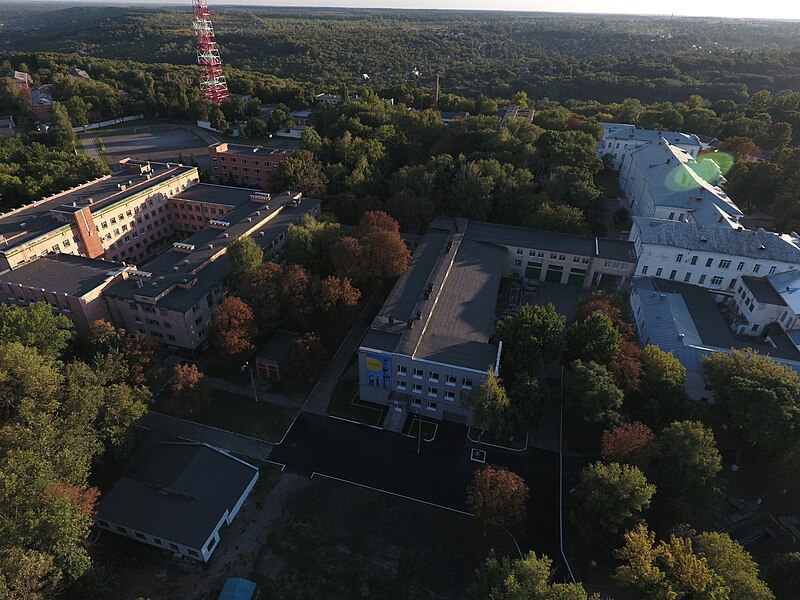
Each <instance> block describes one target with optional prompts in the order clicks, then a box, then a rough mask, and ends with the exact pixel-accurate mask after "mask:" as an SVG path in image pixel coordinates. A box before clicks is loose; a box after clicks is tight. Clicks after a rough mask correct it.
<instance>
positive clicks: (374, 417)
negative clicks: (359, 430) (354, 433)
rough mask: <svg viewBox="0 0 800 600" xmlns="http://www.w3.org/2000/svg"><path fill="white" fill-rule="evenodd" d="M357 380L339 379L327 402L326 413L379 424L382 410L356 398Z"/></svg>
mask: <svg viewBox="0 0 800 600" xmlns="http://www.w3.org/2000/svg"><path fill="white" fill-rule="evenodd" d="M357 394H358V381H355V380H349V379H341V380H339V382H338V383H337V384H336V387H335V388H334V389H333V393H332V394H331V400H330V402H329V403H328V414H329V415H331V416H334V417H341V418H342V419H349V420H351V421H358V422H359V423H364V424H366V425H380V423H381V420H382V419H383V411H382V410H381V409H380V408H377V407H372V406H370V405H368V404H367V403H365V402H361V401H360V400H359V399H358V395H357Z"/></svg>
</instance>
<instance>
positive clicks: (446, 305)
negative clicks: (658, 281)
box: [361, 217, 636, 371]
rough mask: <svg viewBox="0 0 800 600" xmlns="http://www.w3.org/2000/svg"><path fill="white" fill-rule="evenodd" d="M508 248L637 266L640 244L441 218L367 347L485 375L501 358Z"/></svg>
mask: <svg viewBox="0 0 800 600" xmlns="http://www.w3.org/2000/svg"><path fill="white" fill-rule="evenodd" d="M448 244H452V247H451V249H450V250H448ZM507 246H518V247H524V248H531V249H533V248H536V249H541V250H548V251H557V252H564V253H570V254H578V255H584V256H597V257H600V258H606V259H609V260H618V261H626V262H631V263H635V262H636V256H635V251H634V245H633V243H631V242H627V241H623V240H612V239H605V238H594V237H588V236H581V235H572V234H564V233H557V232H551V231H538V230H535V229H529V228H525V227H513V226H509V225H496V224H492V223H484V222H480V221H470V220H468V219H454V218H450V217H438V218H436V219H434V221H433V222H432V223H431V225H430V227H429V228H428V230H427V232H426V233H425V235H424V236H423V237H422V240H421V241H420V243H419V246H418V247H417V250H416V252H415V253H414V256H413V257H412V260H411V265H410V267H409V269H408V271H406V273H405V274H403V276H402V277H400V279H399V280H398V281H397V283H396V284H395V286H394V288H392V291H391V293H390V294H389V297H388V298H387V300H386V302H385V303H384V305H383V307H382V308H381V311H380V313H379V314H378V316H377V317H376V318H375V320H374V321H373V324H372V328H371V329H370V331H369V332H367V334H366V335H365V336H364V339H363V340H362V342H361V345H362V346H363V347H366V348H373V349H375V350H383V351H386V352H396V353H398V354H400V355H404V356H411V357H413V358H419V359H426V360H431V361H436V362H442V363H446V364H454V365H458V366H462V367H467V368H471V369H477V370H481V371H483V370H485V369H486V368H487V367H488V366H489V364H490V363H494V362H495V360H496V358H497V346H496V345H495V344H493V343H490V338H491V336H492V335H493V333H494V321H495V308H496V304H497V295H498V291H499V288H500V280H501V278H502V274H503V271H504V269H505V264H506V259H507V254H508V250H507ZM428 289H430V290H431V292H430V295H429V298H427V299H426V297H425V296H426V291H427V290H428ZM417 312H419V313H421V314H420V318H419V319H418V318H417ZM390 317H391V318H393V319H394V322H393V323H390V322H389V319H390ZM409 320H411V321H413V327H412V328H410V329H409V327H408V324H407V322H408V321H409Z"/></svg>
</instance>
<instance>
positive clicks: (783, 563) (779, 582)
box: [764, 552, 800, 600]
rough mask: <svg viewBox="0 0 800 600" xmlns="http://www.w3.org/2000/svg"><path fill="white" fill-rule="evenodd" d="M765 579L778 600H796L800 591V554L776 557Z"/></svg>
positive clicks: (792, 553)
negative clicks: (799, 590)
mask: <svg viewBox="0 0 800 600" xmlns="http://www.w3.org/2000/svg"><path fill="white" fill-rule="evenodd" d="M764 579H766V580H767V583H768V584H769V587H770V589H772V591H773V592H774V593H775V597H776V598H777V599H778V600H795V598H796V597H797V590H798V589H800V552H787V553H785V554H780V555H778V556H777V557H775V558H774V559H773V560H772V562H770V563H769V564H768V565H767V568H766V569H765V570H764Z"/></svg>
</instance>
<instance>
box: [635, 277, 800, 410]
mask: <svg viewBox="0 0 800 600" xmlns="http://www.w3.org/2000/svg"><path fill="white" fill-rule="evenodd" d="M789 275H791V276H792V277H793V278H794V280H795V281H796V280H797V279H798V278H797V276H796V274H795V273H791V274H790V273H785V274H783V275H781V276H776V277H782V276H786V277H788V276H789ZM738 289H739V288H738V287H737V290H738ZM761 291H762V290H759V291H758V292H757V293H756V295H759V294H760V293H761ZM797 291H798V290H795V293H796V292H797ZM738 293H740V292H737V294H738ZM748 294H750V292H746V295H748ZM723 300H726V299H725V298H724V296H723V295H721V294H720V293H718V292H714V291H713V290H708V289H704V288H701V287H699V286H697V285H691V284H686V283H682V282H678V281H668V280H664V279H654V278H649V277H646V278H636V279H634V280H633V285H632V286H631V296H630V303H631V311H632V314H633V317H634V321H635V323H636V329H637V330H638V332H639V337H640V338H641V341H642V343H643V344H645V345H647V344H653V345H655V346H658V347H659V348H660V349H661V350H663V351H664V352H671V353H672V355H673V356H674V357H675V358H676V359H678V361H679V362H680V363H681V364H682V365H683V366H684V367H685V369H686V391H687V393H688V394H689V396H690V397H691V398H693V399H695V400H708V401H711V400H713V393H712V392H711V390H709V389H708V388H707V387H706V384H705V381H704V380H703V360H702V359H703V357H705V356H710V355H712V354H715V353H717V352H724V353H729V352H730V351H731V348H737V349H744V348H750V349H753V350H755V351H757V352H758V353H759V354H764V355H769V357H770V358H771V359H772V360H774V361H775V362H778V363H781V364H784V365H786V366H788V367H790V368H792V369H794V370H795V371H796V372H798V373H800V350H798V346H797V343H796V340H795V339H792V338H793V336H792V334H789V335H787V333H786V332H785V331H784V330H783V329H782V328H781V327H778V326H777V325H774V324H773V325H769V326H768V327H766V328H765V329H762V330H761V333H762V337H760V338H755V337H745V336H741V335H737V334H738V332H737V331H736V330H735V328H734V327H730V326H729V325H728V322H727V321H726V317H725V316H724V315H723V312H722V311H721V310H720V303H721V301H723ZM728 301H729V300H728ZM773 301H774V300H772V299H771V300H768V301H766V302H765V304H769V303H770V302H773ZM793 301H794V302H797V299H796V298H795V299H794V300H793ZM798 308H800V307H798ZM785 309H786V307H783V310H785ZM781 312H782V311H781ZM735 322H736V320H734V323H735ZM732 329H734V330H733V331H732ZM795 333H797V332H795Z"/></svg>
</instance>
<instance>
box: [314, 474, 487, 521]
mask: <svg viewBox="0 0 800 600" xmlns="http://www.w3.org/2000/svg"><path fill="white" fill-rule="evenodd" d="M315 475H317V476H319V477H324V478H326V479H333V480H334V481H339V482H341V483H349V484H350V485H355V486H358V487H361V488H365V489H368V490H372V491H373V492H380V493H381V494H387V495H389V496H395V497H396V498H403V499H404V500H411V501H412V502H417V503H419V504H426V505H427V506H433V507H434V508H441V509H442V510H449V511H450V512H454V513H457V514H459V515H464V516H467V517H472V516H474V515H473V514H472V513H468V512H466V511H463V510H458V509H457V508H450V507H449V506H443V505H441V504H436V503H435V502H428V501H427V500H420V499H419V498H412V497H411V496H405V495H403V494H398V493H397V492H390V491H388V490H382V489H380V488H376V487H372V486H371V485H364V484H363V483H358V482H357V481H350V480H349V479H342V478H341V477H334V476H333V475H325V473H319V472H317V471H314V472H313V473H311V479H314V476H315Z"/></svg>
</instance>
